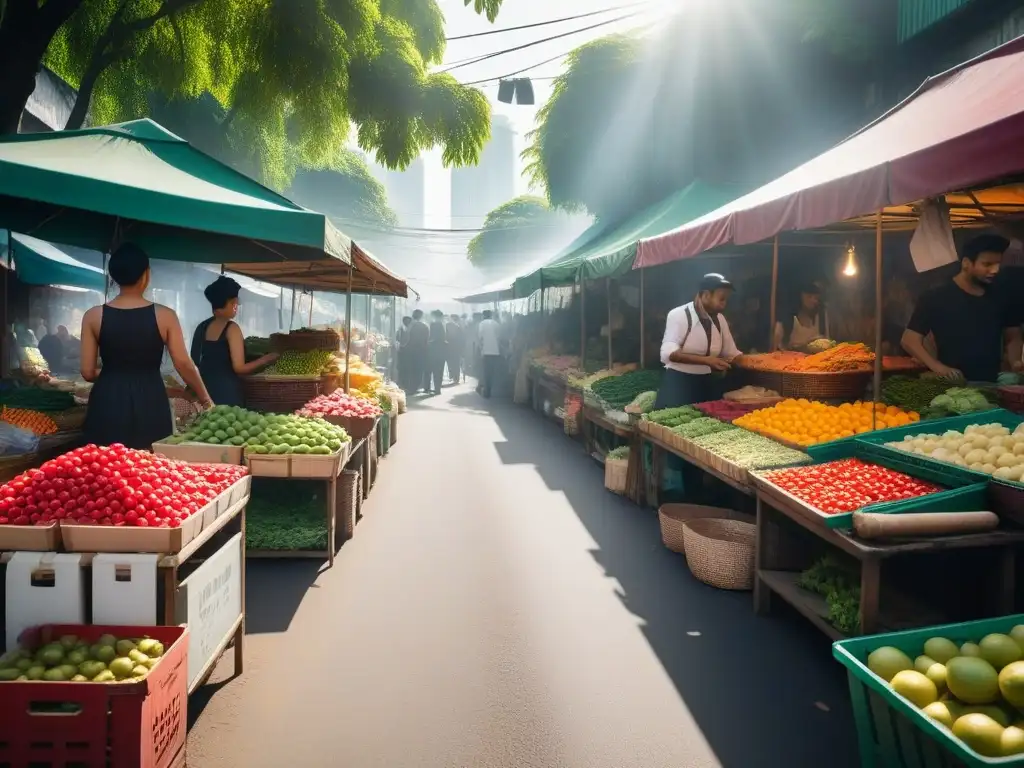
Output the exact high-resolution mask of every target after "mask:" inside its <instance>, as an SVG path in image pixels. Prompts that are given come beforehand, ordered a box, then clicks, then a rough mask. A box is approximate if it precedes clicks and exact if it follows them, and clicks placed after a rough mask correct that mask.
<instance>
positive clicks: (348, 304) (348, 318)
mask: <svg viewBox="0 0 1024 768" xmlns="http://www.w3.org/2000/svg"><path fill="white" fill-rule="evenodd" d="M351 354H352V264H351V263H349V265H348V293H347V295H346V298H345V394H346V395H347V394H348V386H349V356H350V355H351Z"/></svg>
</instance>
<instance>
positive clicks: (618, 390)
mask: <svg viewBox="0 0 1024 768" xmlns="http://www.w3.org/2000/svg"><path fill="white" fill-rule="evenodd" d="M659 384H661V371H649V370H639V371H629V372H628V373H624V374H622V375H621V376H607V377H605V378H603V379H600V380H598V381H595V382H594V383H593V384H592V385H591V387H590V388H591V389H592V390H593V392H594V394H595V395H597V396H598V397H600V398H601V399H602V400H604V401H605V402H606V403H608V405H610V406H612V408H615V409H616V410H622V409H623V408H624V407H626V406H627V405H629V404H630V403H631V402H633V400H635V399H636V397H637V396H638V395H640V394H642V393H643V392H649V391H651V390H653V389H657V388H658V385H659Z"/></svg>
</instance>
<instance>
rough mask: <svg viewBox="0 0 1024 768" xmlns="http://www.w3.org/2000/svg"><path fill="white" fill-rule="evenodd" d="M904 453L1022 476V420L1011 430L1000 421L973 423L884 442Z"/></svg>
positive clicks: (1009, 477) (990, 472)
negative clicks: (959, 429)
mask: <svg viewBox="0 0 1024 768" xmlns="http://www.w3.org/2000/svg"><path fill="white" fill-rule="evenodd" d="M885 445H886V447H887V448H894V449H895V450H897V451H902V452H903V453H914V454H917V455H919V456H928V457H929V458H932V459H935V460H936V461H946V462H949V463H950V464H956V465H957V466H958V467H966V468H968V469H971V470H974V471H975V472H984V473H985V474H986V475H992V476H993V477H995V478H998V479H1000V480H1010V481H1013V482H1020V481H1021V480H1022V479H1024V424H1021V425H1019V426H1018V427H1017V428H1016V429H1014V431H1013V432H1012V433H1011V432H1010V430H1009V428H1008V427H1004V426H1002V425H1001V424H973V425H971V426H969V427H967V428H966V429H965V430H964V431H963V432H958V431H956V430H954V429H951V430H947V431H946V432H943V433H942V434H941V435H939V434H934V433H928V434H920V435H907V436H906V437H905V438H903V439H902V440H896V441H893V442H889V443H886V444H885Z"/></svg>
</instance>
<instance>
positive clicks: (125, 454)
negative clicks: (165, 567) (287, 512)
mask: <svg viewBox="0 0 1024 768" xmlns="http://www.w3.org/2000/svg"><path fill="white" fill-rule="evenodd" d="M246 471H247V470H246V468H245V467H242V466H234V465H230V464H187V463H185V462H183V461H173V460H171V459H168V458H165V457H163V456H155V455H154V454H152V453H149V452H148V451H136V450H133V449H131V448H125V447H124V446H123V445H119V444H115V445H111V446H105V447H97V446H95V445H86V446H83V447H81V448H76V449H75V450H73V451H69V452H68V453H65V454H64V455H62V456H59V457H57V458H56V459H51V460H50V461H47V462H46V463H44V464H43V465H42V466H41V467H39V468H38V469H30V470H28V471H27V472H24V473H23V474H21V475H18V476H17V477H15V478H14V479H13V480H10V481H8V482H6V483H4V484H3V485H2V486H0V525H47V524H49V523H51V522H54V521H56V520H66V521H68V522H71V523H75V524H77V525H114V526H139V527H149V526H151V527H158V528H177V527H179V526H180V525H181V521H182V520H184V519H186V518H188V517H190V516H192V515H193V514H195V513H196V512H198V511H199V510H201V509H202V508H203V507H205V506H206V505H207V504H208V503H209V502H210V501H212V500H213V498H214V497H216V496H217V495H218V494H219V493H221V492H222V491H224V490H226V489H227V488H228V487H229V486H231V485H232V484H233V483H234V482H236V481H237V480H239V479H241V478H242V477H243V476H244V475H245V473H246Z"/></svg>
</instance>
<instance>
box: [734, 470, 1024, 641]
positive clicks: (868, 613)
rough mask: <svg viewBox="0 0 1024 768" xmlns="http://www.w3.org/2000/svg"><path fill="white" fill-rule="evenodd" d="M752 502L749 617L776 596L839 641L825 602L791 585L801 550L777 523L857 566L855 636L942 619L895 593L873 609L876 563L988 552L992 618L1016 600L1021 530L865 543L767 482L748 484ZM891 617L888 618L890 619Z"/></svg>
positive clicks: (877, 595) (802, 561)
mask: <svg viewBox="0 0 1024 768" xmlns="http://www.w3.org/2000/svg"><path fill="white" fill-rule="evenodd" d="M754 482H755V485H756V496H757V545H756V554H755V569H756V572H755V579H754V610H755V612H756V613H758V614H761V615H763V614H767V613H768V612H769V611H770V610H771V598H772V596H773V595H774V596H778V597H780V598H782V600H784V601H785V602H787V603H789V604H790V605H791V606H793V607H794V608H795V609H796V610H797V611H799V612H800V613H801V614H803V615H804V616H805V617H806V618H807V619H809V620H810V621H811V623H813V624H814V625H815V626H816V627H818V628H819V629H820V630H822V631H823V632H824V633H825V634H827V635H828V636H829V637H831V638H833V639H842V638H843V637H845V635H844V634H843V633H842V632H840V631H839V630H837V629H836V628H835V627H833V626H832V625H831V624H830V623H829V621H828V618H827V617H828V608H827V606H826V605H825V600H824V599H823V598H821V597H819V596H818V595H815V594H813V593H811V592H808V591H806V590H804V589H801V588H800V587H798V586H797V583H796V582H797V579H798V578H799V575H800V571H801V570H803V569H805V568H807V567H808V566H809V565H810V563H808V562H807V551H806V548H803V547H798V546H796V544H795V542H794V537H793V536H792V535H790V536H789V537H787V536H786V531H785V525H787V524H786V523H784V521H789V523H791V524H795V525H797V526H799V527H800V528H801V529H803V530H805V531H808V532H810V533H811V534H813V535H814V536H816V537H817V538H818V539H820V540H821V541H822V542H824V543H825V544H827V545H828V546H830V547H834V548H836V549H839V550H841V551H842V552H844V553H845V554H847V555H849V556H851V557H853V558H854V559H855V560H857V561H858V563H859V564H860V632H861V634H865V635H870V634H875V633H878V632H880V631H884V630H899V629H911V628H915V627H922V626H929V625H932V624H941V623H943V622H945V621H947V620H948V617H946V616H943V615H940V614H938V613H936V612H933V611H929V610H927V609H925V608H923V607H922V606H919V605H916V604H915V603H914V602H913V601H911V600H909V599H908V598H906V597H904V596H902V595H900V594H899V593H897V592H895V591H892V590H886V597H887V598H888V603H889V605H890V611H888V612H883V611H882V609H881V607H880V602H881V596H882V591H883V590H882V586H883V585H882V563H883V562H885V561H886V560H891V559H893V558H897V557H901V556H905V555H911V554H938V553H944V552H949V551H952V550H965V549H979V548H990V549H993V550H995V551H994V552H993V559H992V566H993V577H994V578H993V579H992V583H993V585H994V587H995V589H994V593H993V596H994V605H993V606H992V610H993V611H994V614H993V615H1006V614H1009V613H1012V612H1013V608H1014V600H1015V571H1016V554H1015V547H1016V546H1017V545H1019V544H1021V543H1024V531H1021V530H1003V529H1000V530H996V531H989V532H985V533H969V534H961V535H956V536H942V537H931V538H926V539H915V540H905V541H893V542H879V541H866V540H862V539H859V538H857V537H856V536H855V535H854V534H853V532H852V531H850V530H846V529H841V528H828V527H826V526H825V525H824V523H822V522H821V521H815V520H812V519H810V518H809V517H808V516H807V515H806V513H805V512H804V511H803V510H800V509H796V508H794V505H793V504H792V503H791V502H790V501H789V500H787V499H786V498H784V497H783V496H782V495H781V494H778V493H773V492H772V491H771V489H770V488H769V487H768V486H767V484H766V483H764V482H762V481H758V480H756V479H755V481H754ZM890 614H891V615H890Z"/></svg>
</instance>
